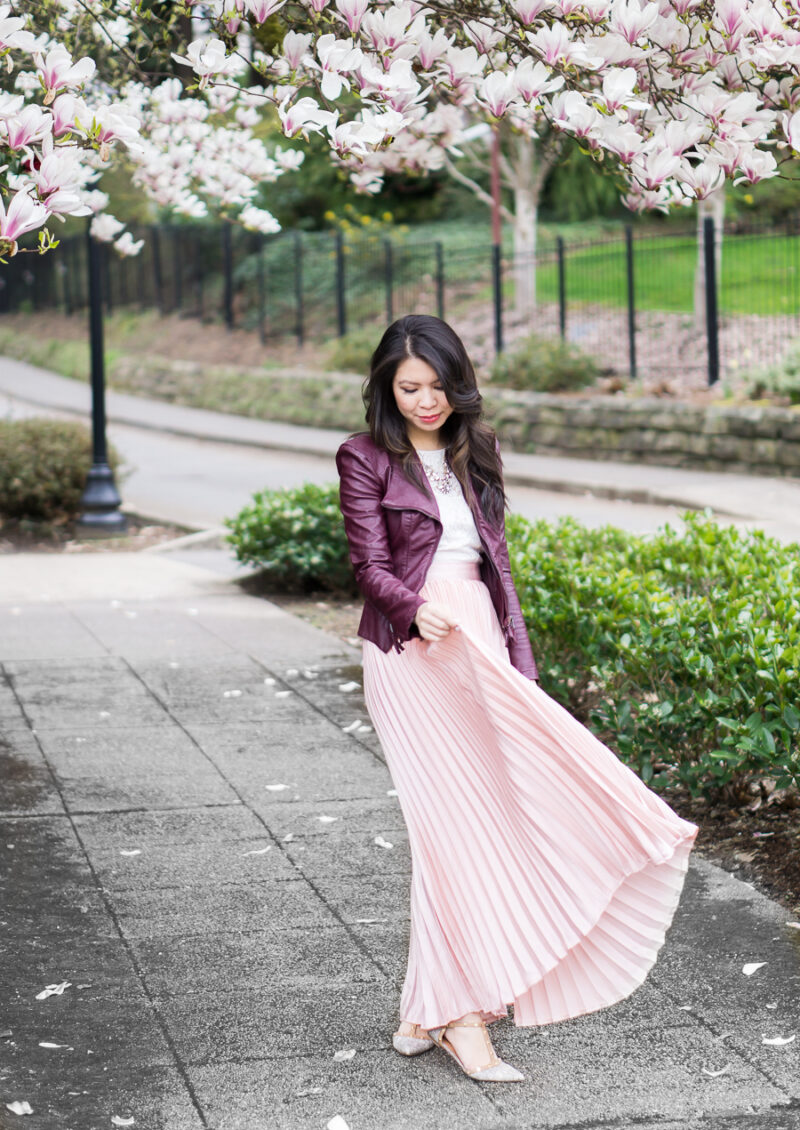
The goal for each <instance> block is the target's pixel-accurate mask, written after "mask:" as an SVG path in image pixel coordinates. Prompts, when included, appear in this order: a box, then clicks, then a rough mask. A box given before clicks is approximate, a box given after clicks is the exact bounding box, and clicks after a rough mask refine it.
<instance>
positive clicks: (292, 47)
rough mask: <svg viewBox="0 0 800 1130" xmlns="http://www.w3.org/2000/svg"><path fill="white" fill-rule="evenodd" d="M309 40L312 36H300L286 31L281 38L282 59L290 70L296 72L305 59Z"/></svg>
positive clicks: (309, 43) (294, 32)
mask: <svg viewBox="0 0 800 1130" xmlns="http://www.w3.org/2000/svg"><path fill="white" fill-rule="evenodd" d="M311 40H312V36H310V35H300V34H298V32H296V31H287V33H286V35H285V36H284V37H283V57H284V59H286V61H287V63H288V64H289V68H290V69H291V70H293V71H296V70H298V68H299V67H300V65H301V64H302V62H303V60H304V59H305V58H306V57H307V55H308V49H309V47H310V45H311Z"/></svg>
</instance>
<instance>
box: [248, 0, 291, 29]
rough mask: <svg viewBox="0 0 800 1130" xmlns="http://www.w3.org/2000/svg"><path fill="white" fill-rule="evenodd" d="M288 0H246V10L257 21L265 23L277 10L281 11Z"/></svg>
mask: <svg viewBox="0 0 800 1130" xmlns="http://www.w3.org/2000/svg"><path fill="white" fill-rule="evenodd" d="M285 3H286V0H244V10H245V11H246V12H247V13H248V14H249V15H251V16H252V17H253V19H254V20H255V21H256V23H259V24H263V22H264V20H268V19H269V17H270V16H273V15H274V14H275V13H276V12H279V11H280V10H281V8H282V7H283V5H284V4H285Z"/></svg>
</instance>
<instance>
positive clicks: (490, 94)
mask: <svg viewBox="0 0 800 1130" xmlns="http://www.w3.org/2000/svg"><path fill="white" fill-rule="evenodd" d="M516 96H517V88H516V86H515V85H514V81H513V78H512V76H511V75H507V74H505V73H504V72H503V71H492V73H491V74H489V75H487V76H486V78H485V79H484V80H483V82H482V83H481V86H480V94H479V95H478V100H479V101H480V102H482V103H483V104H484V105H485V106H487V107H488V109H489V111H490V113H491V114H492V115H493V117H495V118H502V117H503V116H504V115H505V112H506V110H507V109H508V105H509V103H510V102H513V100H514V99H515V98H516Z"/></svg>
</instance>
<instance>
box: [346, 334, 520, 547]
mask: <svg viewBox="0 0 800 1130" xmlns="http://www.w3.org/2000/svg"><path fill="white" fill-rule="evenodd" d="M409 357H417V358H419V359H420V360H421V361H425V362H427V364H428V365H430V367H431V368H432V369H433V370H434V372H435V373H436V375H437V376H438V378H439V380H440V382H441V384H442V388H443V389H444V394H445V396H446V397H447V403H448V404H449V405H450V406H451V408H452V409H453V412H452V414H451V415H450V416H449V417H448V418H447V420H445V422H444V424H443V425H442V430H441V435H442V438H443V439H444V441H445V443H446V451H445V459H446V460H447V462H448V464H449V466H450V467H451V468H452V470H453V473H454V475H455V476H456V478H457V479H458V481H459V482H460V483H461V486H462V488H463V489H464V496H465V498H467V499H468V500H469V499H470V498H471V497H472V495H471V491H470V489H469V485H470V478H471V479H472V481H473V482H474V483H475V484H476V486H477V488H478V489H477V495H478V503H479V505H480V508H481V511H482V512H483V514H484V515H485V517H486V518H487V519H488V520H489V521H490V522H491V523H492V524H493V525H495V526H499V525H501V523H502V521H503V515H504V512H505V507H506V496H505V490H504V489H503V475H502V471H501V469H500V457H499V455H498V453H497V446H496V441H495V434H494V431H493V430H492V429H491V428H490V427H489V425H488V424H486V423H484V422H483V420H482V415H483V398H482V397H481V394H480V393H479V392H478V385H477V382H476V380H475V370H474V369H473V367H472V362H471V361H470V359H469V357H468V356H467V351H466V349H465V348H464V343H463V342H462V341H461V338H460V337H459V336H458V334H457V333H456V332H455V331H454V330H453V329H451V327H450V326H449V325H448V324H447V322H443V321H442V319H441V318H435V317H433V315H431V314H407V315H406V316H405V317H404V318H398V319H397V321H396V322H392V324H391V325H390V326H389V328H388V329H387V330H386V332H385V333H384V335H383V337H382V338H381V340H380V342H379V344H378V347H377V349H376V350H375V352H374V353H373V355H372V360H371V362H370V372H369V376H368V377H367V379H366V380H365V382H364V387H363V390H362V395H363V399H364V406H365V407H366V410H367V424H368V426H369V432H370V435H371V437H372V441H373V443H374V444H375V446H376V447H379V448H381V449H382V450H384V451H388V452H389V453H390V454H391V455H395V456H397V457H398V458H399V459H400V461H401V464H402V467H403V471H404V473H405V475H406V477H407V478H408V479H409V480H410V481H411V482H412V483H414V484H415V485H416V486H418V487H419V488H420V489H421V490H424V491H425V492H426V493H428V494H430V493H431V490H430V487H429V485H428V481H427V479H426V477H425V475H424V473H423V472H422V471H421V469H420V465H419V460H418V458H417V456H416V453H415V451H414V448H413V446H412V444H411V442H410V440H409V438H408V433H407V431H406V421H405V419H404V418H403V417H402V416H401V414H400V411H399V409H398V407H397V402H396V400H395V397H394V391H393V387H392V385H393V381H394V377H395V373H396V372H397V368H398V366H399V365H400V364H401V363H402V362H403V361H405V360H406V359H407V358H409Z"/></svg>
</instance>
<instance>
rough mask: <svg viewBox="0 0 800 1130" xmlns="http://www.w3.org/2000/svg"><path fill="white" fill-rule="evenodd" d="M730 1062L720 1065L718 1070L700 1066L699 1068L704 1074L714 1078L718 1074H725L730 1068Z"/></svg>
mask: <svg viewBox="0 0 800 1130" xmlns="http://www.w3.org/2000/svg"><path fill="white" fill-rule="evenodd" d="M730 1066H731V1065H730V1064H729V1063H726V1064H725V1066H724V1067H720V1069H719V1071H710V1070H709V1069H708V1068H707V1067H701V1068H700V1070H701V1071H702V1072H703V1074H704V1075H710V1076H711V1078H712V1079H716V1078H717V1077H718V1076H720V1075H725V1074H726V1073H727V1072H728V1071H729V1070H730Z"/></svg>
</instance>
